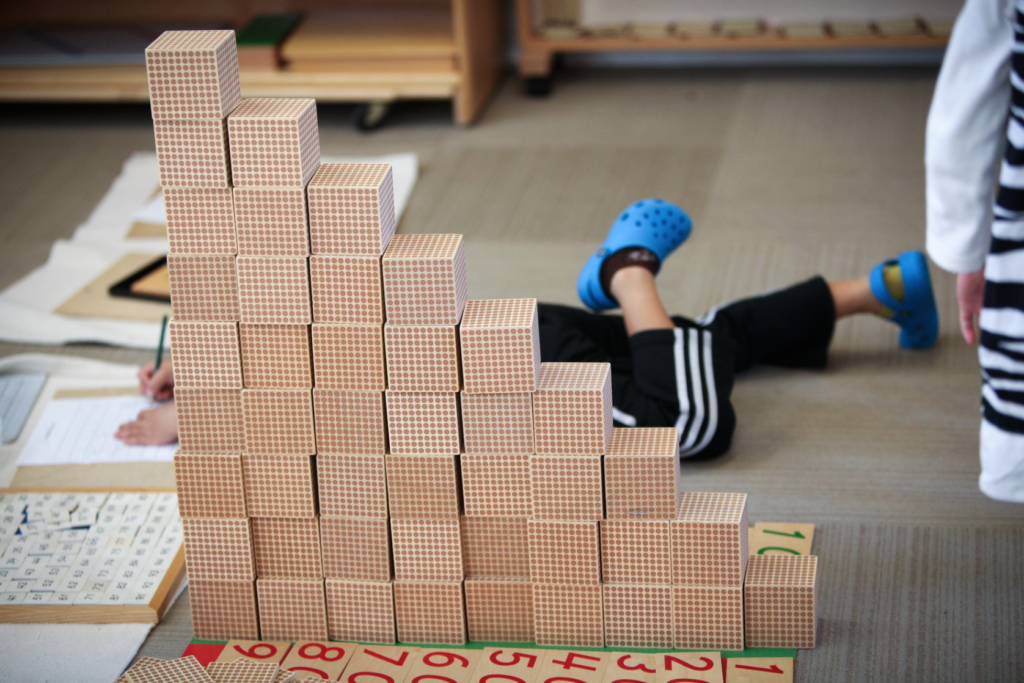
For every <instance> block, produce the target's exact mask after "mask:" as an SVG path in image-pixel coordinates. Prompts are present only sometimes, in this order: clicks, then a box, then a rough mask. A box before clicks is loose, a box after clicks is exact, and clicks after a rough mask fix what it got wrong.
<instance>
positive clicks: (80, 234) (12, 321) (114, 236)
mask: <svg viewBox="0 0 1024 683" xmlns="http://www.w3.org/2000/svg"><path fill="white" fill-rule="evenodd" d="M322 160H323V161H325V162H344V161H349V162H353V161H354V162H364V163H388V164H391V165H392V167H393V169H394V189H395V212H396V217H397V218H398V219H399V220H400V219H401V217H402V212H403V211H404V210H405V207H406V205H407V204H408V202H409V197H410V196H411V195H412V190H413V187H414V186H415V185H416V179H417V175H418V163H419V162H418V159H417V157H416V155H415V154H389V155H384V156H379V157H323V158H322ZM158 185H159V176H158V173H157V164H156V155H155V154H152V153H142V152H137V153H135V154H133V155H132V156H131V157H129V158H128V160H127V161H126V162H125V164H124V168H123V169H122V170H121V175H119V176H118V177H117V179H116V180H115V181H114V184H113V185H112V186H111V188H110V190H108V191H107V194H106V195H105V196H104V197H103V199H102V200H101V201H100V203H99V204H98V205H97V206H96V208H95V209H94V210H93V212H92V215H90V216H89V219H88V220H87V221H86V222H85V223H83V224H82V225H81V226H79V227H78V229H77V230H75V234H74V236H73V237H72V239H71V240H70V241H69V240H58V241H57V242H56V243H54V245H53V248H52V249H51V250H50V257H49V259H48V260H47V262H46V264H45V265H43V266H41V267H39V268H36V269H35V270H33V271H32V272H31V273H29V274H28V275H26V276H25V277H24V278H22V279H21V280H19V281H18V282H16V283H14V284H13V285H11V286H10V287H8V288H7V289H6V290H4V291H3V292H2V293H0V339H3V340H5V341H11V342H21V343H26V344H66V343H71V342H99V343H103V344H111V345H113V346H125V347H130V348H142V349H150V348H153V345H154V340H156V339H158V338H159V336H160V324H159V323H156V322H135V321H130V320H113V319H106V318H82V317H75V316H64V315H58V314H56V313H54V312H53V310H54V309H55V308H57V307H58V306H60V305H61V304H62V303H64V302H65V301H67V300H68V299H70V298H71V297H72V296H74V295H75V294H76V293H77V292H79V291H80V290H81V289H82V288H83V287H85V286H86V285H88V284H89V283H90V282H92V281H93V280H94V279H96V278H97V277H98V276H99V275H101V274H102V273H103V272H104V271H105V270H107V269H108V268H110V266H112V265H113V264H114V263H116V262H117V261H118V260H119V259H120V258H121V257H122V256H124V255H125V254H128V253H151V254H154V255H159V254H166V253H167V240H166V239H165V238H159V239H129V238H128V237H127V235H128V232H129V230H131V226H132V224H133V223H135V221H137V220H144V221H151V220H152V218H153V217H159V216H160V215H161V213H162V207H157V206H155V205H154V204H153V202H152V198H153V192H154V191H155V190H156V189H157V186H158Z"/></svg>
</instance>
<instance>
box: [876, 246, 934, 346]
mask: <svg viewBox="0 0 1024 683" xmlns="http://www.w3.org/2000/svg"><path fill="white" fill-rule="evenodd" d="M868 280H869V282H870V283H871V293H872V294H874V295H875V298H876V299H878V301H879V302H881V304H882V305H883V306H885V307H886V309H887V310H886V311H885V313H884V315H883V317H885V318H887V319H889V320H891V321H893V322H894V323H896V324H897V325H899V326H900V327H901V328H903V331H902V332H900V346H902V347H903V348H906V349H926V348H928V347H929V346H932V345H933V344H935V340H936V339H938V336H939V314H938V310H937V309H936V307H935V294H934V292H933V291H932V280H931V277H930V276H929V275H928V261H927V260H926V259H925V257H924V254H922V253H921V252H920V251H907V252H904V253H902V254H900V256H899V258H898V259H894V260H891V261H883V262H882V263H879V264H878V265H877V266H875V267H874V269H873V270H872V271H871V275H870V276H869V278H868Z"/></svg>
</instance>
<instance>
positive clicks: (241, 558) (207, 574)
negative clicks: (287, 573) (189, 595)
mask: <svg viewBox="0 0 1024 683" xmlns="http://www.w3.org/2000/svg"><path fill="white" fill-rule="evenodd" d="M181 526H182V531H183V533H184V535H185V564H186V566H187V567H188V574H189V577H190V578H192V579H200V580H202V579H209V580H211V581H252V580H253V579H255V578H256V564H255V560H254V557H253V544H252V536H251V533H250V530H249V520H248V519H187V518H182V520H181Z"/></svg>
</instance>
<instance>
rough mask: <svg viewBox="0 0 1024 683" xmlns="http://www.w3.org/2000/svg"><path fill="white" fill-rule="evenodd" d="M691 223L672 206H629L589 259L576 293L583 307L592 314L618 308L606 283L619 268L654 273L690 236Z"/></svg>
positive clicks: (648, 201)
mask: <svg viewBox="0 0 1024 683" xmlns="http://www.w3.org/2000/svg"><path fill="white" fill-rule="evenodd" d="M692 228H693V223H692V222H691V221H690V217H689V216H687V215H686V213H685V212H684V211H683V210H682V209H680V208H679V207H678V206H676V205H675V204H672V203H670V202H666V201H664V200H661V199H642V200H640V201H638V202H635V203H634V204H631V205H630V206H629V207H628V208H627V209H626V210H625V211H623V212H622V213H621V214H619V217H618V218H617V219H616V220H615V222H614V223H612V228H611V230H610V231H609V233H608V237H607V238H605V241H604V243H603V244H602V245H601V247H600V248H599V249H598V250H597V251H596V252H595V253H594V255H593V256H591V257H590V260H589V261H587V263H586V265H584V266H583V271H582V272H581V273H580V276H579V279H578V280H577V281H576V291H577V292H578V293H579V295H580V299H581V300H582V301H583V303H584V305H586V306H587V307H588V308H591V309H593V310H595V311H603V310H605V309H609V308H615V307H616V306H618V302H616V301H615V299H614V298H612V296H611V295H610V294H609V292H608V283H610V282H611V279H612V276H613V275H615V272H616V271H617V270H618V269H619V268H624V267H626V266H641V267H644V268H647V269H648V270H650V271H651V272H652V273H655V274H657V272H658V270H660V268H661V264H662V263H663V262H664V261H665V259H666V258H667V257H668V255H669V254H671V253H672V252H673V251H675V249H676V247H678V246H679V245H680V244H682V243H683V242H684V241H686V238H687V237H689V236H690V230H691V229H692Z"/></svg>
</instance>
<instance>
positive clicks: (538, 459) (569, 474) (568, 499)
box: [530, 455, 604, 522]
mask: <svg viewBox="0 0 1024 683" xmlns="http://www.w3.org/2000/svg"><path fill="white" fill-rule="evenodd" d="M530 480H531V482H532V491H533V518H534V519H551V520H566V519H572V520H579V521H593V522H596V521H599V520H601V519H602V518H604V495H603V494H604V492H603V490H602V486H601V456H600V455H573V456H563V455H533V456H530Z"/></svg>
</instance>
